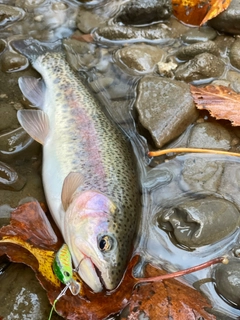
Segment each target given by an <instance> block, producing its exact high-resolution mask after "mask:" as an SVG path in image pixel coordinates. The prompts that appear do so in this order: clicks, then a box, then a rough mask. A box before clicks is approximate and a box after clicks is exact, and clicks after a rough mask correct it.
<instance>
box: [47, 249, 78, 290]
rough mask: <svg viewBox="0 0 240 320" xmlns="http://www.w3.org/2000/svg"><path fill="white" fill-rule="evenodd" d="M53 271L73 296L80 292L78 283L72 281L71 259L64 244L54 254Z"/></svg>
mask: <svg viewBox="0 0 240 320" xmlns="http://www.w3.org/2000/svg"><path fill="white" fill-rule="evenodd" d="M53 271H54V273H55V275H56V276H57V278H58V279H59V280H60V281H61V282H62V283H63V284H65V285H66V286H67V287H68V288H69V289H70V291H71V293H72V294H73V295H77V294H78V293H79V292H80V285H79V283H78V282H77V281H76V280H74V279H73V268H72V258H71V254H70V251H69V249H68V246H67V245H66V244H65V243H64V244H63V245H62V247H61V248H60V249H59V250H58V252H57V253H56V256H55V259H54V261H53Z"/></svg>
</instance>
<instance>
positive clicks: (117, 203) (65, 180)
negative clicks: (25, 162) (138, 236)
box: [18, 52, 139, 292]
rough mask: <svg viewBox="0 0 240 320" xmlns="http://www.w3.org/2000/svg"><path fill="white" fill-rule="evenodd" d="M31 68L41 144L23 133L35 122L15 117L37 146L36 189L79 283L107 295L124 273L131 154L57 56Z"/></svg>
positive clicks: (134, 205) (132, 212)
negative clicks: (38, 82) (36, 78)
mask: <svg viewBox="0 0 240 320" xmlns="http://www.w3.org/2000/svg"><path fill="white" fill-rule="evenodd" d="M33 67H34V68H35V69H36V70H37V71H38V72H39V73H40V74H41V76H42V78H43V80H44V83H45V86H42V87H41V89H39V91H42V93H43V94H44V99H43V102H42V105H41V106H40V107H41V109H42V110H43V115H44V119H45V120H44V121H43V123H42V124H41V125H39V127H41V129H40V130H42V131H44V132H43V133H42V134H41V135H42V138H41V139H42V140H43V141H41V139H37V138H36V137H34V134H32V132H31V130H32V129H31V128H30V125H29V122H31V121H32V122H34V121H35V120H36V117H35V119H30V120H29V119H28V120H25V119H26V114H24V113H21V112H20V113H19V114H18V119H19V122H20V123H21V124H22V126H23V127H24V128H25V130H26V131H27V132H28V133H29V134H30V135H32V136H33V137H34V138H35V139H36V140H38V141H40V142H41V143H42V144H43V184H44V190H45V195H46V199H47V202H48V206H49V209H50V211H51V213H52V215H53V217H54V219H55V221H56V223H57V225H58V226H59V228H60V230H61V231H62V234H63V237H64V239H65V242H66V243H67V244H68V246H69V250H70V252H71V255H72V259H73V262H74V264H75V266H77V265H78V266H79V275H80V276H81V277H82V279H83V281H85V282H86V283H87V284H88V285H89V286H90V287H91V289H92V290H93V291H95V292H98V291H100V290H102V282H103V283H104V285H105V287H106V288H107V289H108V290H112V289H114V288H115V287H116V286H117V285H118V284H119V282H120V281H121V279H122V276H123V274H124V272H125V269H126V266H127V263H128V261H129V258H130V255H131V252H132V248H133V240H134V234H135V230H136V224H137V220H138V217H137V214H138V211H139V210H138V203H139V187H138V179H137V174H136V164H135V162H134V159H133V157H134V155H133V152H132V150H131V147H130V145H129V141H127V139H126V137H125V136H124V135H123V133H122V132H121V131H120V130H119V129H118V128H117V127H116V126H115V125H114V124H113V123H112V122H111V121H110V120H109V119H108V117H107V116H106V114H105V113H104V112H103V110H102V108H101V107H100V106H99V104H98V103H97V102H96V100H95V99H94V97H93V95H92V93H91V92H90V91H89V90H88V88H87V87H86V85H85V84H84V83H83V82H82V81H81V80H80V79H79V78H78V77H77V76H76V75H75V73H74V72H73V71H72V70H71V68H70V66H69V65H68V64H67V62H66V61H65V59H64V57H63V55H62V54H59V53H52V52H51V53H46V54H44V55H41V56H39V57H38V58H37V59H36V60H35V61H34V62H33ZM25 82H26V83H25ZM25 82H24V81H23V80H22V85H21V86H20V87H21V90H22V92H23V94H25V95H27V98H30V100H31V94H30V93H29V90H28V89H27V87H29V84H28V85H27V83H28V82H29V81H25ZM38 94H40V93H39V92H38ZM32 100H34V98H33V97H32ZM35 100H36V99H35ZM31 117H32V116H31V115H30V118H31ZM41 118H42V117H41ZM46 119H47V120H48V121H46ZM42 127H43V128H44V129H42ZM45 131H47V133H46V132H45ZM71 173H74V174H76V173H77V174H79V177H80V178H79V182H80V183H79V185H78V186H77V188H76V190H74V192H73V193H72V194H71V195H69V194H68V196H67V199H68V201H67V202H66V203H65V205H64V204H63V202H64V201H63V194H64V195H66V194H67V192H68V193H69V192H70V191H71V186H73V185H74V184H76V179H75V178H74V179H72V176H71ZM69 174H70V175H69ZM65 186H67V187H66V188H65ZM63 188H65V189H66V190H67V191H66V192H63ZM69 190H70V191H69ZM105 235H107V238H106V237H105V238H104V239H110V240H111V241H110V247H111V248H110V250H108V251H107V252H105V251H104V250H102V246H103V245H102V244H103V243H105V242H100V240H101V239H103V238H102V237H104V236H105ZM104 241H105V240H104ZM95 268H97V269H98V270H99V271H100V274H101V279H99V277H98V275H97V274H96V271H95Z"/></svg>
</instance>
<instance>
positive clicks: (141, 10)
mask: <svg viewBox="0 0 240 320" xmlns="http://www.w3.org/2000/svg"><path fill="white" fill-rule="evenodd" d="M171 13H172V5H171V1H170V0H139V1H129V2H127V3H126V4H124V5H123V7H122V8H121V11H120V13H119V14H118V15H117V17H116V21H117V22H121V23H123V24H127V25H144V24H147V23H152V22H158V21H160V20H164V19H168V18H169V17H170V15H171Z"/></svg>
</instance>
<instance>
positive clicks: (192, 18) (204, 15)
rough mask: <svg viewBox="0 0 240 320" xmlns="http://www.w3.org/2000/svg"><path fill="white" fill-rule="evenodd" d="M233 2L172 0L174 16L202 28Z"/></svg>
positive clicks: (221, 0) (224, 0) (229, 0)
mask: <svg viewBox="0 0 240 320" xmlns="http://www.w3.org/2000/svg"><path fill="white" fill-rule="evenodd" d="M230 2H231V0H202V1H199V0H172V6H173V14H174V16H175V17H176V18H178V19H179V20H180V21H182V22H184V23H187V24H191V25H194V26H201V25H202V24H204V23H205V22H207V21H208V20H210V19H212V18H214V17H216V16H217V15H218V14H219V13H221V12H222V11H224V10H226V9H227V8H228V6H229V4H230Z"/></svg>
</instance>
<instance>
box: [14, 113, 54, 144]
mask: <svg viewBox="0 0 240 320" xmlns="http://www.w3.org/2000/svg"><path fill="white" fill-rule="evenodd" d="M17 118H18V121H19V123H20V124H21V126H22V127H23V129H24V130H25V131H26V132H27V133H28V134H29V135H30V136H31V137H32V138H33V139H34V140H36V141H38V142H39V143H41V144H44V142H45V141H46V138H47V135H48V133H49V121H48V116H47V114H46V113H45V112H43V111H41V110H19V111H18V113H17Z"/></svg>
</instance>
